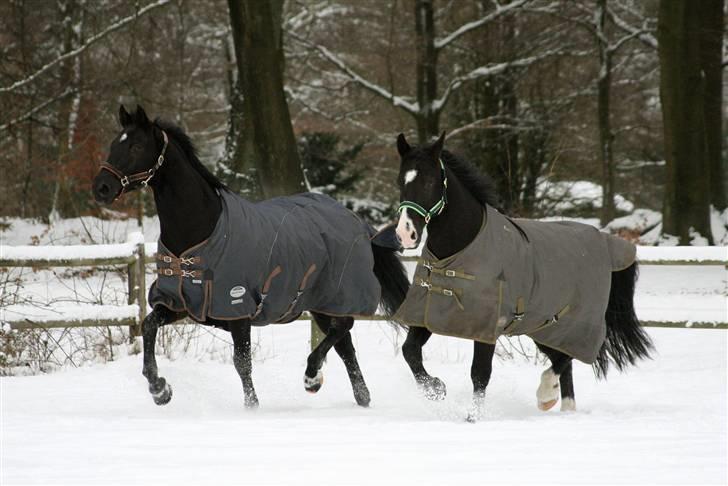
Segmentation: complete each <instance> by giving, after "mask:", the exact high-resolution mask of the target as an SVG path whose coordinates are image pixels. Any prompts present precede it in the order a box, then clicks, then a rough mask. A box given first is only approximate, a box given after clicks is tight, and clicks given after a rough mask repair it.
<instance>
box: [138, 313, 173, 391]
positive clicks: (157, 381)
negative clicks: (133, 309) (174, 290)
mask: <svg viewBox="0 0 728 486" xmlns="http://www.w3.org/2000/svg"><path fill="white" fill-rule="evenodd" d="M174 316H175V314H174V313H172V311H170V310H169V309H167V308H166V307H163V306H161V305H159V306H156V307H155V308H154V309H153V310H152V312H151V313H149V314H148V315H147V317H145V318H144V322H143V323H142V340H143V341H144V368H143V369H142V375H144V377H145V378H146V379H147V382H148V383H149V393H151V394H152V398H153V399H154V403H156V404H157V405H166V404H168V403H169V401H170V400H172V387H171V386H169V383H167V381H166V380H165V379H164V378H162V377H161V376H159V375H158V374H157V372H158V371H157V358H156V357H155V356H154V347H155V345H156V342H157V330H158V329H159V326H162V325H164V324H167V323H169V322H172V321H173V320H174Z"/></svg>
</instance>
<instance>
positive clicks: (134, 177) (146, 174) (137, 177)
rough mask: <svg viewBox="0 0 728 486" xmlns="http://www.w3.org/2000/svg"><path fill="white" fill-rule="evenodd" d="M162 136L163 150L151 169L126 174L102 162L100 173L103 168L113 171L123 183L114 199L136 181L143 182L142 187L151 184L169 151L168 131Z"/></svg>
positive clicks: (163, 132)
mask: <svg viewBox="0 0 728 486" xmlns="http://www.w3.org/2000/svg"><path fill="white" fill-rule="evenodd" d="M162 137H164V146H163V147H162V152H161V153H160V154H159V157H157V162H156V163H155V164H154V165H153V166H152V168H151V169H149V170H144V171H141V172H135V173H134V174H129V175H125V174H122V173H121V172H119V170H118V169H117V168H116V167H114V166H113V165H111V164H109V163H108V162H104V163H102V164H101V168H100V169H99V173H101V171H102V170H107V171H109V172H111V174H113V175H114V177H116V178H117V179H119V182H120V183H121V191H119V194H117V195H116V197H114V200H117V199H119V198H120V197H121V196H122V194H124V193H125V192H126V191H127V189H128V188H131V185H132V184H134V183H135V182H141V184H140V185H141V186H142V187H147V185H148V184H149V181H150V180H152V177H154V174H156V173H157V171H158V170H159V168H160V167H162V164H163V163H164V154H165V153H166V152H167V145H168V144H169V138H167V133H166V132H165V131H164V130H162Z"/></svg>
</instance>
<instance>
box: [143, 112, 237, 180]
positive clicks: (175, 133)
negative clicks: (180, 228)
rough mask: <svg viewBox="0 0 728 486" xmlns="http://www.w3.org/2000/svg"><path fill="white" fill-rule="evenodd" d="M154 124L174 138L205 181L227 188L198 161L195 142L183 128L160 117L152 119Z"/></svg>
mask: <svg viewBox="0 0 728 486" xmlns="http://www.w3.org/2000/svg"><path fill="white" fill-rule="evenodd" d="M154 124H155V125H157V126H158V127H159V128H161V129H162V130H164V131H165V132H167V135H169V137H170V138H172V139H174V141H175V142H177V144H178V145H179V147H180V148H181V149H182V152H184V154H185V155H186V156H187V159H188V160H189V162H190V164H191V165H192V167H194V169H195V170H196V171H197V172H199V174H200V175H201V176H202V177H203V179H205V181H207V183H208V184H210V185H211V186H212V187H214V188H216V189H226V188H227V186H225V184H223V183H222V181H221V180H220V179H218V178H217V177H215V175H214V174H213V173H212V172H210V170H209V169H208V168H207V167H205V165H204V164H203V163H202V162H200V159H199V158H198V157H197V149H196V148H195V144H194V143H192V140H190V137H188V136H187V134H186V133H185V132H184V130H182V129H181V128H180V127H178V126H177V125H175V124H174V123H172V122H170V121H167V120H162V119H160V118H157V119H156V120H154Z"/></svg>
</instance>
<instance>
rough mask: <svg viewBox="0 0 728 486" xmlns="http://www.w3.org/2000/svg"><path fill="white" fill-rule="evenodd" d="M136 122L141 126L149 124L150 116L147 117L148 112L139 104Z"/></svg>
mask: <svg viewBox="0 0 728 486" xmlns="http://www.w3.org/2000/svg"><path fill="white" fill-rule="evenodd" d="M136 123H137V125H139V126H141V127H145V126H147V125H149V118H148V117H147V113H146V112H145V111H144V108H142V105H137V108H136Z"/></svg>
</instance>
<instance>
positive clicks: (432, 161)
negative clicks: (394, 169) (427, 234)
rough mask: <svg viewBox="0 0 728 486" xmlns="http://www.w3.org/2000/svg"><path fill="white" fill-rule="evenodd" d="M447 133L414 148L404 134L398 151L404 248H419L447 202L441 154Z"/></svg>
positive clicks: (399, 225) (400, 235) (400, 226)
mask: <svg viewBox="0 0 728 486" xmlns="http://www.w3.org/2000/svg"><path fill="white" fill-rule="evenodd" d="M444 142H445V132H443V133H442V135H440V138H438V139H437V140H436V141H435V142H434V143H432V144H424V145H419V146H416V147H411V146H410V145H409V143H407V140H406V139H405V137H404V134H402V133H400V134H399V136H398V137H397V151H398V152H399V156H400V158H401V162H400V167H399V176H398V177H397V183H398V184H399V194H400V197H399V200H400V203H399V210H398V212H399V222H398V223H397V237H398V238H399V240H400V242H401V243H402V246H403V247H404V248H416V247H417V245H419V243H420V240H421V238H422V233H423V230H424V228H425V227H426V226H427V224H428V223H429V222H430V219H431V218H433V217H435V216H437V215H439V214H440V213H442V211H443V210H444V209H445V205H446V204H447V176H446V173H445V166H444V165H443V163H442V160H440V154H441V152H442V147H443V144H444Z"/></svg>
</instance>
